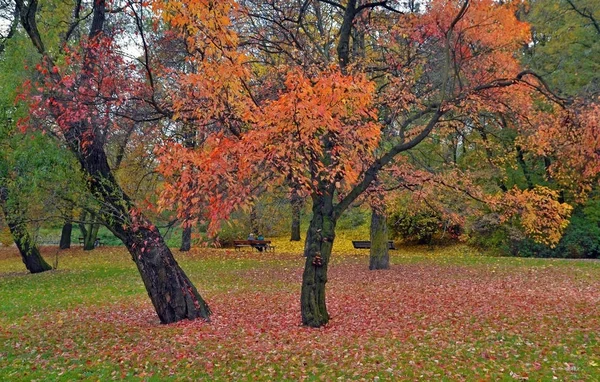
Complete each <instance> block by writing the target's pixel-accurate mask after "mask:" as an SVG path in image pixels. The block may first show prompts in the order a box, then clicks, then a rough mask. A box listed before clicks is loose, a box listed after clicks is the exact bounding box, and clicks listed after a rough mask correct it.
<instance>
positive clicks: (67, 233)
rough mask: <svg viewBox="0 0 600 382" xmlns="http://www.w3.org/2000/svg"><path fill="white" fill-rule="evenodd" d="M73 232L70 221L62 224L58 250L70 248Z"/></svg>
mask: <svg viewBox="0 0 600 382" xmlns="http://www.w3.org/2000/svg"><path fill="white" fill-rule="evenodd" d="M72 231H73V223H72V222H71V220H67V221H65V224H63V227H62V232H61V234H60V245H59V248H60V249H67V248H71V232H72Z"/></svg>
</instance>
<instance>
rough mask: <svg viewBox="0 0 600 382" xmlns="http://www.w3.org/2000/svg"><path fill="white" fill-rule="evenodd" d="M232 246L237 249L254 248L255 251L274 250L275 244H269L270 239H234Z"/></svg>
mask: <svg viewBox="0 0 600 382" xmlns="http://www.w3.org/2000/svg"><path fill="white" fill-rule="evenodd" d="M233 247H234V248H235V250H239V249H240V248H242V247H252V248H256V250H257V251H259V252H262V251H269V250H270V251H271V252H275V246H273V245H271V240H234V241H233Z"/></svg>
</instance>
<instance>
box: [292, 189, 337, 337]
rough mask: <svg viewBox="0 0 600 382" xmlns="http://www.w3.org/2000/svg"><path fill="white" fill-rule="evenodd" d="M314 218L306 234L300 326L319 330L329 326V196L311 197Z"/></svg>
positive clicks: (332, 229) (331, 228)
mask: <svg viewBox="0 0 600 382" xmlns="http://www.w3.org/2000/svg"><path fill="white" fill-rule="evenodd" d="M312 199H313V216H312V220H311V221H310V225H309V227H308V232H307V234H306V243H305V249H304V256H305V257H306V262H305V265H304V273H303V275H302V292H301V295H300V307H301V311H302V323H303V324H304V325H307V326H311V327H320V326H323V325H325V324H327V322H329V313H328V312H327V306H326V305H325V284H326V283H327V266H328V265H329V259H330V257H331V249H332V248H333V240H334V238H335V225H336V219H335V218H334V214H333V198H332V197H331V195H326V194H325V195H316V194H315V195H313V198H312Z"/></svg>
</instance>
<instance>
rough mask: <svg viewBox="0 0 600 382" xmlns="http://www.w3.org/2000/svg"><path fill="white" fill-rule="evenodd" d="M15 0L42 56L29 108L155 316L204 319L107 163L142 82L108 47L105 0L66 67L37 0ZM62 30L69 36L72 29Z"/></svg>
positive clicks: (206, 312)
mask: <svg viewBox="0 0 600 382" xmlns="http://www.w3.org/2000/svg"><path fill="white" fill-rule="evenodd" d="M16 2H17V7H18V9H19V12H20V18H21V24H22V26H23V28H24V29H25V31H26V32H27V34H28V36H29V38H30V40H31V42H32V43H33V45H34V46H35V48H36V49H37V51H38V52H39V54H40V55H41V56H42V60H41V64H40V69H41V72H42V74H44V86H45V89H44V93H43V94H42V97H41V98H37V99H36V101H38V103H37V104H36V103H34V104H33V106H32V108H33V111H34V113H35V114H36V117H37V118H40V119H41V118H43V119H44V120H45V121H48V120H51V121H53V122H54V123H55V127H56V131H55V133H56V134H57V135H59V136H60V137H61V139H63V141H64V143H65V144H66V146H67V147H68V148H69V150H70V151H71V152H72V153H73V154H74V155H75V157H76V158H77V160H78V161H79V164H80V165H81V168H82V171H83V173H84V174H85V176H86V178H87V187H88V188H89V190H90V192H91V193H92V194H93V195H94V197H95V198H96V199H97V200H98V201H99V202H100V203H101V204H102V207H103V208H102V209H101V212H100V213H101V215H102V220H103V221H104V222H105V224H106V226H107V227H108V228H109V229H110V230H111V231H112V233H113V234H114V235H115V236H117V237H118V238H119V239H120V240H122V241H123V243H124V244H125V246H126V247H127V249H128V250H129V252H130V254H131V256H132V260H133V261H134V262H135V264H136V265H137V268H138V271H139V273H140V275H141V277H142V280H143V281H144V285H145V287H146V290H147V292H148V295H149V296H150V299H151V301H152V303H153V305H154V308H155V310H156V312H157V314H158V316H159V318H160V320H161V322H162V323H171V322H176V321H179V320H182V319H186V318H187V319H195V318H198V317H202V318H204V319H208V318H209V316H210V309H209V308H208V305H207V304H206V303H205V301H204V300H203V299H202V297H201V296H200V294H199V293H198V291H197V290H196V288H195V287H194V285H193V284H192V282H191V281H190V280H189V278H188V277H187V276H186V274H185V273H184V272H183V270H182V269H181V268H180V267H179V265H178V264H177V262H176V261H175V259H174V258H173V255H172V253H171V251H170V250H169V248H168V247H167V246H166V244H165V242H164V240H163V238H162V236H161V234H160V233H159V231H158V229H157V228H156V227H155V226H154V225H153V224H152V223H151V222H150V221H148V219H147V218H146V217H145V216H144V215H143V214H142V213H140V212H139V210H138V209H136V208H135V205H134V202H133V201H132V199H131V198H130V197H129V196H128V195H127V194H126V193H125V192H124V191H123V190H122V188H121V187H120V186H119V184H118V183H117V181H116V179H115V176H114V174H113V172H112V170H111V168H110V166H109V164H108V159H107V155H106V152H105V150H104V146H105V142H106V140H107V139H108V137H109V134H110V131H112V128H113V127H114V126H115V125H116V126H117V127H126V126H127V122H126V121H127V119H124V118H122V116H123V114H122V113H125V112H127V111H129V112H131V109H127V107H126V106H130V105H129V104H128V101H131V100H132V99H133V100H139V99H140V97H145V95H144V93H143V86H142V87H141V88H140V87H136V86H137V85H138V82H139V83H142V81H141V78H143V77H140V75H139V73H137V72H136V71H135V68H133V67H132V65H128V64H127V63H125V62H124V60H123V56H122V55H120V54H119V53H118V52H117V50H116V48H117V44H116V42H115V40H114V38H115V36H116V33H117V29H115V28H114V26H113V25H109V24H108V23H107V20H106V18H107V15H109V14H110V13H109V12H108V11H109V10H108V9H107V3H106V2H105V1H103V0H100V1H95V2H94V3H93V4H92V9H91V24H90V25H89V31H88V33H87V37H86V38H83V39H81V40H80V41H79V42H78V45H79V49H77V48H78V47H77V45H74V47H69V48H68V49H67V48H65V51H66V57H65V58H64V62H66V63H68V64H69V66H68V67H66V68H64V70H61V69H60V68H59V67H58V66H57V65H58V62H57V61H56V60H55V59H54V58H53V57H52V56H51V54H50V52H51V51H50V50H48V49H47V48H46V46H45V44H44V41H43V35H41V34H40V31H39V29H38V27H37V19H36V18H37V17H38V2H37V0H31V1H29V2H25V1H23V0H16ZM80 5H81V4H79V3H78V4H76V5H75V10H74V12H73V15H74V16H75V19H74V20H73V23H72V24H73V25H75V27H77V26H79V25H80V24H82V23H83V22H84V20H85V19H86V17H85V16H84V15H81V16H80V11H79V7H80ZM126 6H128V7H129V8H128V9H129V10H130V11H131V13H132V14H134V15H135V16H136V17H138V19H137V21H139V22H140V23H141V20H140V17H142V14H140V13H138V11H139V9H138V8H136V7H138V6H140V5H139V4H134V3H127V4H126ZM115 26H116V25H115ZM67 35H68V36H71V37H72V36H73V33H72V31H71V30H69V31H68V32H67ZM137 79H140V81H137ZM124 97H131V98H130V99H125V98H124ZM150 97H151V96H148V98H150ZM130 116H131V118H130V119H129V121H131V120H133V119H135V114H134V113H132V114H130ZM121 124H122V125H121Z"/></svg>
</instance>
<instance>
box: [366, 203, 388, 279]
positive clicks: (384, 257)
mask: <svg viewBox="0 0 600 382" xmlns="http://www.w3.org/2000/svg"><path fill="white" fill-rule="evenodd" d="M369 269H371V270H374V269H390V255H389V252H388V229H387V222H386V218H385V212H383V211H378V210H377V208H373V210H372V212H371V252H370V256H369Z"/></svg>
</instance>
